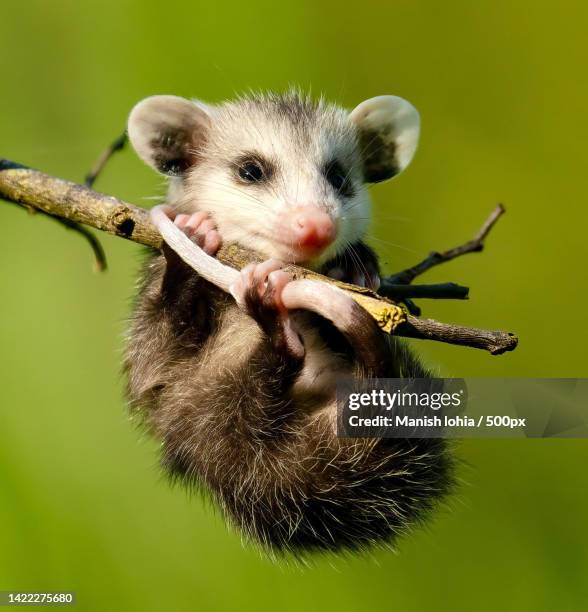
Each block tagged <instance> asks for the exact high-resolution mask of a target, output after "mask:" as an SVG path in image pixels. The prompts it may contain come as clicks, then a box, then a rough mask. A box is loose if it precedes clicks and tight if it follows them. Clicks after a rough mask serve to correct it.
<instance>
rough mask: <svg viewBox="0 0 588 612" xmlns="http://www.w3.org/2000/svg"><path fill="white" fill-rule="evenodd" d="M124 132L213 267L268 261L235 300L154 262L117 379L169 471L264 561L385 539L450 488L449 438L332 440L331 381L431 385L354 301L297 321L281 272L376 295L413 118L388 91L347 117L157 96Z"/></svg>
mask: <svg viewBox="0 0 588 612" xmlns="http://www.w3.org/2000/svg"><path fill="white" fill-rule="evenodd" d="M128 135H129V139H130V142H131V143H132V145H133V147H134V149H135V150H136V152H137V153H138V155H139V156H140V157H141V158H142V159H143V160H144V161H145V162H147V164H149V165H150V166H152V167H153V168H154V169H155V170H157V171H158V172H160V173H162V174H164V175H167V176H168V177H170V187H169V193H168V197H167V204H168V207H167V209H166V210H167V214H168V215H169V218H170V219H171V220H173V222H174V223H175V224H176V226H177V227H178V228H181V229H182V230H183V231H184V232H185V233H186V234H187V235H188V236H189V237H190V238H191V239H192V240H193V241H194V242H195V243H196V244H198V245H199V246H200V247H202V248H203V249H204V250H205V251H206V252H207V253H208V254H209V255H214V254H215V253H216V252H217V251H218V249H219V247H220V246H221V244H222V243H223V242H237V243H240V244H242V245H243V246H245V247H248V248H251V249H254V250H255V251H256V252H258V253H260V254H261V255H262V256H263V257H264V258H265V261H263V263H260V264H252V265H249V266H247V267H245V268H244V269H243V270H242V271H241V273H240V275H239V277H238V281H237V282H235V283H234V284H233V286H232V287H231V294H228V293H225V292H222V291H220V290H219V289H218V288H216V287H215V286H213V285H212V284H210V283H208V282H207V281H205V280H204V279H203V278H201V277H199V275H198V274H197V273H196V272H195V271H194V270H192V269H191V268H189V267H188V266H186V265H185V264H184V263H183V262H182V261H181V260H180V258H179V257H178V256H177V255H176V254H175V253H174V251H172V250H171V249H169V248H166V247H165V246H164V248H163V254H161V253H156V254H153V255H152V256H151V257H150V258H149V259H148V261H147V263H146V266H145V270H144V275H143V280H142V282H141V287H140V290H139V294H138V298H137V302H136V307H135V310H134V315H133V318H132V322H131V324H130V329H129V335H128V343H127V349H126V360H125V369H126V373H127V376H128V398H129V403H130V406H131V410H132V412H133V414H137V415H139V416H140V417H141V419H142V422H144V423H145V424H146V426H147V427H148V429H149V430H150V431H151V432H152V433H153V434H154V435H155V436H156V437H157V438H158V439H159V440H160V441H161V446H162V464H163V466H164V467H165V469H166V470H167V472H169V474H170V475H171V476H172V477H173V478H174V479H179V480H181V481H182V482H184V483H186V484H187V485H188V486H189V487H197V488H199V489H203V490H206V491H208V492H209V493H210V494H211V495H212V497H213V499H214V500H215V501H216V502H217V503H218V505H219V507H220V509H221V511H222V513H223V515H224V516H225V517H226V519H227V520H228V521H229V522H230V523H231V524H232V525H234V526H236V527H237V528H238V529H239V530H241V532H242V533H243V534H244V535H245V537H246V539H248V540H250V541H254V542H257V543H260V544H261V545H262V547H263V548H265V549H267V550H270V551H274V552H290V553H294V554H301V553H303V552H306V551H314V550H317V551H321V550H322V551H340V550H360V549H363V548H365V547H369V546H370V545H374V544H384V545H386V544H389V545H393V544H394V542H395V540H396V537H397V536H399V535H400V534H402V533H404V532H406V531H407V530H408V529H410V528H411V527H412V526H414V525H415V524H418V523H419V522H420V521H422V520H423V519H424V518H426V517H427V516H428V514H429V512H430V511H431V510H432V509H433V508H434V507H435V505H436V503H437V502H438V501H439V500H440V499H442V498H443V497H444V496H445V495H446V494H447V493H448V491H449V490H450V488H451V486H452V482H453V476H452V474H453V460H452V453H451V452H450V449H448V447H447V444H446V442H445V441H444V440H442V439H420V440H417V439H405V440H402V439H393V440H392V439H351V438H343V437H341V438H340V437H337V434H336V418H337V406H336V399H335V392H336V380H337V377H338V376H340V375H343V376H352V377H354V378H355V379H356V380H364V379H366V378H367V379H369V378H376V377H394V378H399V377H407V378H423V377H427V376H429V374H428V372H427V370H426V369H425V368H424V367H423V365H421V363H420V361H419V360H418V359H417V358H416V357H415V356H414V355H413V354H412V353H411V352H410V351H409V349H408V348H407V346H406V345H405V344H403V343H401V342H400V341H398V340H397V339H394V338H391V337H389V336H387V335H386V334H384V333H382V332H381V331H380V330H379V328H378V327H377V325H376V324H375V322H374V320H373V319H372V318H371V317H370V316H369V315H367V313H366V312H365V311H363V309H362V308H360V307H359V306H357V305H355V304H354V303H353V304H352V305H347V304H346V305H345V308H341V307H340V305H335V306H334V307H333V308H334V310H335V312H334V313H333V316H332V317H331V321H327V320H326V319H325V318H324V317H320V316H318V315H316V314H315V313H311V312H308V311H302V310H295V311H289V310H288V309H287V308H286V307H285V305H284V303H283V302H282V293H283V291H284V288H285V287H286V286H287V285H288V283H289V282H290V280H291V279H290V277H289V276H288V275H287V274H286V272H284V271H283V270H282V269H281V268H282V267H283V264H284V262H292V263H296V264H298V265H302V266H305V267H307V268H311V269H314V270H318V271H320V272H322V273H324V274H329V275H331V276H333V277H336V278H339V279H342V280H345V281H348V282H352V283H355V284H360V285H363V286H367V287H371V288H377V286H378V284H379V278H380V269H379V262H378V258H377V256H376V254H375V252H374V251H373V250H372V249H370V248H369V247H368V246H367V245H366V243H365V242H364V238H365V234H366V231H367V228H368V224H369V220H370V216H371V215H370V198H369V196H368V191H367V188H366V184H367V183H375V182H380V181H383V180H387V179H390V178H392V177H393V176H396V175H397V174H399V173H400V172H401V171H402V170H403V169H404V168H405V167H406V166H407V165H408V164H409V163H410V161H411V159H412V157H413V155H414V152H415V149H416V146H417V141H418V135H419V115H418V113H417V111H416V110H415V109H414V107H413V106H412V105H411V104H409V103H408V102H407V101H405V100H403V99H401V98H398V97H395V96H380V97H376V98H372V99H369V100H367V101H365V102H363V103H361V104H360V105H359V106H357V107H356V108H355V109H354V110H353V111H352V112H350V113H349V112H347V111H345V110H344V109H342V108H340V107H338V106H336V105H332V104H329V103H327V102H325V101H324V100H318V101H316V100H313V99H311V98H310V97H309V96H306V95H304V94H302V93H300V92H288V93H284V94H259V95H257V94H256V95H249V96H245V97H242V98H239V99H237V100H235V101H230V102H225V103H222V104H218V105H214V106H212V105H207V104H204V103H202V102H199V101H191V100H187V99H184V98H180V97H175V96H153V97H150V98H147V99H145V100H142V101H141V102H139V103H138V104H137V105H136V106H135V107H134V109H133V110H132V112H131V114H130V117H129V122H128ZM320 297H321V296H320V295H319V296H315V298H316V299H320ZM350 301H351V300H350ZM333 322H334V323H333Z"/></svg>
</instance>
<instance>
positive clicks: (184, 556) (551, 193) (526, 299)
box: [0, 0, 588, 612]
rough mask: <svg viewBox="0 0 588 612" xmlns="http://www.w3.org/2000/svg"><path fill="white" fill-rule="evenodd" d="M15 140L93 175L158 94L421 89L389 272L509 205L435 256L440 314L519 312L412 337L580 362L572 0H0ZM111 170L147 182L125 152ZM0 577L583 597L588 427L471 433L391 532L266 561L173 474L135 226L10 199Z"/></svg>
mask: <svg viewBox="0 0 588 612" xmlns="http://www.w3.org/2000/svg"><path fill="white" fill-rule="evenodd" d="M0 19H1V22H2V36H1V37H0V74H1V83H2V85H1V87H0V92H1V95H0V144H1V146H0V156H4V157H8V158H11V159H13V160H15V161H19V162H21V163H25V164H28V165H30V166H33V167H36V168H39V169H43V170H45V171H47V172H49V173H53V174H55V175H58V176H62V177H65V178H69V179H73V180H81V179H82V177H83V176H84V174H85V173H86V171H87V170H88V169H89V167H90V166H91V164H92V162H93V160H94V159H95V158H96V156H97V154H98V153H99V152H100V151H101V150H102V148H103V147H104V146H105V145H106V144H107V143H108V142H110V141H111V140H112V139H113V138H114V137H115V136H116V135H117V134H118V133H120V131H121V130H122V129H123V127H124V124H125V119H126V116H127V114H128V112H129V110H130V109H131V107H132V106H133V104H134V103H135V102H136V101H137V100H139V99H140V98H142V97H144V96H147V95H150V94H154V93H175V94H179V95H185V96H193V97H199V98H202V99H204V100H208V101H212V102H214V101H218V100H222V99H225V98H227V97H231V96H233V95H234V93H236V92H243V91H244V90H247V89H249V88H253V89H277V90H282V89H284V88H286V87H288V86H289V85H291V84H297V85H300V86H301V87H303V88H310V89H312V91H313V92H315V93H317V94H318V93H320V92H322V93H324V94H325V95H326V96H327V97H328V98H330V99H332V100H333V101H336V102H339V103H341V104H343V105H346V106H348V107H353V106H354V105H355V104H357V103H358V102H359V101H361V100H362V99H364V98H368V97H371V96H374V95H378V94H383V93H394V94H398V95H402V96H404V97H406V98H408V99H409V100H411V101H412V102H413V103H414V104H415V105H416V106H417V108H418V109H419V110H420V112H421V115H422V128H423V131H422V142H421V146H420V150H419V153H418V155H417V157H416V159H415V161H414V163H413V165H412V166H411V167H410V168H409V170H408V171H407V172H406V173H405V174H403V175H402V176H401V177H399V178H398V179H397V180H396V181H393V182H391V183H389V184H385V185H379V186H376V187H374V188H373V190H372V193H373V197H374V201H375V220H376V222H375V223H374V228H373V231H372V234H371V235H372V239H373V242H372V244H373V245H374V246H375V247H376V248H377V250H378V251H379V253H380V254H381V256H382V259H383V261H384V262H385V267H386V269H387V270H388V271H390V272H392V271H396V270H397V269H399V268H402V267H405V266H406V265H409V264H412V263H414V262H415V261H416V260H418V259H420V258H421V257H422V256H424V255H425V254H427V252H428V251H429V250H431V249H441V248H447V247H450V246H453V245H455V244H456V243H458V242H460V241H463V240H465V239H467V238H469V237H470V236H472V235H473V233H474V232H475V231H476V230H477V228H478V227H479V225H480V223H481V222H482V220H483V219H484V218H485V216H486V215H487V214H488V213H489V211H490V210H491V209H492V207H493V206H494V205H495V204H496V203H497V202H499V201H501V202H504V203H505V204H506V206H507V209H508V213H507V215H506V216H505V217H504V218H503V219H501V221H500V223H499V225H498V226H497V228H496V229H495V231H494V233H493V234H492V235H491V236H490V239H489V240H488V248H487V250H486V251H485V252H484V253H483V254H477V255H471V256H469V257H465V258H463V259H460V260H459V261H455V262H453V263H451V264H449V265H446V266H444V267H440V268H438V269H437V270H435V271H434V272H431V273H430V274H429V275H428V276H427V277H425V278H426V279H427V280H430V281H444V280H453V281H457V282H460V283H462V284H465V285H469V286H470V287H471V300H469V301H468V302H457V303H456V302H451V303H450V302H447V303H431V302H429V303H424V302H422V303H421V305H422V306H423V307H424V312H425V314H427V315H429V316H433V317H435V318H439V319H442V320H452V321H456V322H461V323H463V324H470V325H476V326H482V327H491V328H492V327H494V328H503V329H509V330H514V331H516V332H517V333H518V334H519V335H520V338H521V342H520V347H519V348H518V349H517V351H516V352H515V353H512V354H508V355H504V356H501V357H491V356H490V355H488V354H485V353H482V352H477V351H474V350H469V349H464V348H455V347H450V346H442V345H439V344H433V343H426V342H420V343H419V342H415V343H414V345H415V348H417V349H418V351H419V352H420V354H421V355H422V356H423V358H424V359H425V360H426V361H427V363H429V364H430V365H431V366H432V367H434V368H435V369H436V371H438V372H439V373H440V374H442V375H447V376H477V377H525V376H534V377H553V376H559V377H577V376H586V375H587V373H588V372H587V366H586V358H585V354H586V340H587V338H586V336H587V333H586V322H587V317H586V300H587V298H588V289H587V286H586V254H587V253H586V230H585V227H586V222H587V220H588V219H587V212H586V210H587V198H586V190H587V181H586V176H587V170H586V163H587V157H586V142H587V140H588V129H587V120H586V108H587V107H588V91H587V84H586V75H585V70H586V65H587V64H588V52H587V47H586V42H585V33H586V28H587V26H588V5H587V4H586V3H584V2H581V1H580V0H577V1H568V0H560V1H559V2H557V3H553V2H545V1H539V0H537V1H535V2H531V1H522V0H520V1H514V2H513V1H512V0H508V1H507V0H492V2H490V1H488V0H477V1H476V2H469V1H466V0H462V1H450V2H435V1H428V2H427V1H418V0H410V1H409V0H397V1H395V2H376V1H374V0H364V1H363V2H361V3H351V2H344V1H341V0H340V1H338V2H330V1H324V2H315V1H314V0H297V1H296V2H280V3H275V2H246V3H243V2H222V3H212V2H198V1H190V2H188V1H183V2H182V1H180V0H167V1H166V2H163V3H162V2H158V1H155V0H140V1H139V0H101V1H100V2H97V1H86V0H85V1H83V2H79V1H78V2H74V1H73V0H71V1H70V0H54V1H52V2H48V1H44V0H29V1H28V2H21V3H15V2H8V1H3V2H2V6H1V11H0ZM97 188H98V189H100V190H102V191H105V192H108V193H112V194H116V195H118V196H120V197H122V198H125V199H128V200H129V201H132V202H135V203H137V204H142V205H145V206H147V205H150V204H152V203H153V200H152V199H151V198H153V197H154V196H158V195H161V194H162V193H163V191H164V187H163V183H162V181H161V180H160V179H159V178H158V177H156V176H155V175H154V174H153V173H151V171H150V170H149V169H147V168H146V167H144V166H143V165H142V164H141V163H140V162H139V161H138V159H136V158H135V156H134V154H133V153H132V152H131V151H127V152H124V153H122V154H120V155H119V156H118V157H117V158H116V159H115V160H114V161H112V163H111V165H110V166H109V167H108V169H107V170H106V172H105V174H104V175H103V177H102V178H101V179H100V181H99V183H98V184H97ZM0 228H1V232H0V282H1V289H0V291H1V299H0V589H19V590H35V591H38V590H47V589H52V590H55V589H67V590H76V591H77V594H78V601H79V603H78V609H81V610H101V611H103V610H125V611H135V610H138V611H145V612H147V611H151V610H158V611H159V610H174V611H176V610H177V611H183V610H206V611H208V610H210V611H216V610H227V611H229V610H239V611H246V610H259V611H264V610H276V609H277V610H281V611H282V612H287V611H290V610H306V611H325V612H326V611H331V610H337V611H338V612H345V611H347V610H360V609H361V610H379V609H381V610H401V611H403V612H410V611H413V610H414V611H422V610H451V611H452V612H455V611H460V610H471V609H477V610H481V611H482V610H492V611H495V610H496V609H500V610H517V611H518V610H533V611H542V610H545V611H549V612H552V611H553V610H565V611H571V610H584V609H586V602H587V601H588V581H587V580H586V576H587V575H588V557H587V555H588V528H587V524H586V516H587V513H588V490H587V486H586V485H587V484H588V478H587V476H586V469H587V467H586V466H587V460H588V441H586V440H576V441H573V440H560V441H553V440H552V441H550V440H521V441H506V440H493V441H490V440H484V441H469V442H464V443H463V444H461V446H460V448H459V455H460V457H461V458H462V460H463V462H464V465H463V467H462V469H461V473H460V476H461V478H462V479H463V485H462V487H461V488H460V491H459V493H458V495H456V496H455V497H454V498H453V499H452V500H451V501H450V503H449V505H448V506H447V507H446V508H443V509H442V510H441V511H440V512H439V514H438V515H437V516H436V518H435V520H434V521H433V522H432V523H431V524H430V526H429V527H428V529H426V530H424V531H420V532H418V533H416V534H415V535H414V536H411V537H410V538H405V539H404V540H403V541H401V542H400V545H399V546H398V550H397V551H396V552H394V553H392V552H374V553H373V554H371V555H365V556H353V557H346V558H338V557H336V558H313V559H310V560H309V567H306V568H304V567H297V566H294V565H292V564H285V563H272V562H270V561H268V560H267V559H265V558H263V557H262V556H261V555H260V554H259V552H257V551H256V550H253V549H251V548H243V546H242V545H241V542H240V540H239V537H238V535H236V534H234V533H231V532H229V531H227V530H226V528H225V526H224V525H223V523H222V521H221V520H220V519H219V518H218V517H217V516H216V515H215V513H214V511H213V510H212V509H211V508H209V507H206V505H205V504H203V503H202V502H201V500H200V499H199V498H198V497H197V496H190V495H188V494H187V493H185V492H184V491H182V490H181V489H179V488H172V487H170V486H169V485H168V483H167V482H166V481H165V479H164V478H163V477H162V476H161V474H160V472H159V469H158V467H157V444H156V443H155V442H153V441H152V440H149V439H145V438H144V437H143V436H142V435H141V434H140V433H139V432H138V431H137V430H136V429H135V428H134V426H133V424H131V423H130V422H129V420H128V419H127V416H126V414H125V406H124V401H123V394H122V388H123V381H122V379H121V375H120V361H121V349H122V345H123V330H124V327H125V318H126V317H127V316H128V314H129V309H130V304H131V298H132V295H133V292H134V282H135V278H136V271H137V267H138V264H139V260H140V253H139V251H140V249H139V248H138V247H137V246H136V245H134V244H131V243H127V242H125V241H123V240H120V239H116V238H110V237H107V236H102V237H101V238H102V242H103V245H104V247H105V248H106V251H107V254H108V259H109V263H110V269H109V271H108V272H107V273H106V274H97V273H94V272H93V271H92V257H91V253H90V251H89V249H88V247H87V246H86V244H85V243H84V242H83V240H81V239H80V238H79V237H77V236H75V235H73V234H72V233H70V232H67V231H65V230H63V229H62V228H61V227H60V226H58V225H57V224H55V223H54V222H52V221H51V220H47V219H43V218H41V217H38V216H37V217H32V216H29V215H27V214H26V213H25V212H24V211H23V210H21V209H19V208H18V207H16V206H13V205H10V204H2V203H0Z"/></svg>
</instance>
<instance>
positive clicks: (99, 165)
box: [84, 132, 127, 189]
mask: <svg viewBox="0 0 588 612" xmlns="http://www.w3.org/2000/svg"><path fill="white" fill-rule="evenodd" d="M126 144H127V133H126V132H123V133H122V134H121V135H120V136H119V137H118V138H117V139H116V140H114V141H113V142H112V143H111V145H110V146H109V147H107V148H106V149H105V150H104V151H102V154H101V155H100V157H99V158H98V159H97V160H96V163H95V164H94V166H93V167H92V170H90V172H88V174H86V179H85V180H84V185H85V186H86V187H88V189H91V188H92V187H93V186H94V183H95V182H96V179H97V178H98V177H99V176H100V173H101V172H102V170H104V167H105V166H106V164H107V163H108V161H109V160H110V158H111V157H112V156H113V155H114V154H115V153H116V152H117V151H122V150H123V149H124V147H125V145H126Z"/></svg>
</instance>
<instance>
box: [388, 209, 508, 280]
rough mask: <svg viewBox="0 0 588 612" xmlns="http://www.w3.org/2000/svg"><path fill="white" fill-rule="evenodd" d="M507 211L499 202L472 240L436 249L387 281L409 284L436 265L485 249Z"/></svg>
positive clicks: (389, 277)
mask: <svg viewBox="0 0 588 612" xmlns="http://www.w3.org/2000/svg"><path fill="white" fill-rule="evenodd" d="M504 213H505V209H504V206H503V205H502V204H498V206H497V207H496V208H495V209H494V210H493V211H492V213H490V216H489V217H488V218H487V219H486V221H485V222H484V224H483V225H482V227H481V228H480V231H479V232H478V234H477V235H476V237H475V238H474V239H473V240H470V241H468V242H466V243H464V244H462V245H460V246H457V247H454V248H453V249H449V250H447V251H443V252H438V251H434V252H433V253H431V254H430V255H429V256H428V257H426V258H425V259H423V261H421V262H420V263H418V264H416V265H415V266H412V267H411V268H407V269H406V270H403V271H402V272H398V273H397V274H393V275H392V276H388V277H387V278H386V283H388V284H390V285H395V284H399V285H408V284H410V283H412V281H413V280H414V279H415V278H416V277H417V276H420V275H421V274H423V273H424V272H426V271H427V270H430V269H431V268H433V267H434V266H438V265H439V264H441V263H445V262H447V261H451V260H452V259H455V258H456V257H459V256H461V255H466V254H467V253H479V252H480V251H482V250H483V249H484V240H485V239H486V236H488V234H489V233H490V230H491V229H492V228H493V227H494V224H495V223H496V221H498V219H499V218H500V216H501V215H503V214H504Z"/></svg>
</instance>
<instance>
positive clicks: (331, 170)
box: [324, 160, 353, 196]
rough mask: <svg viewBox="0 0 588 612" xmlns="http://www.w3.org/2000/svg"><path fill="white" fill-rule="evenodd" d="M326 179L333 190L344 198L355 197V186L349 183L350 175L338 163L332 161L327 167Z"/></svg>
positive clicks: (325, 171)
mask: <svg viewBox="0 0 588 612" xmlns="http://www.w3.org/2000/svg"><path fill="white" fill-rule="evenodd" d="M324 173H325V178H326V179H327V181H328V183H329V185H331V187H333V189H334V190H335V191H336V192H337V193H340V194H341V195H344V196H351V195H353V186H352V185H351V183H350V181H349V176H348V173H347V172H345V170H344V169H343V167H342V166H341V164H340V163H339V162H338V161H336V160H335V161H332V162H331V163H329V164H327V165H326V166H325V170H324Z"/></svg>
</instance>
